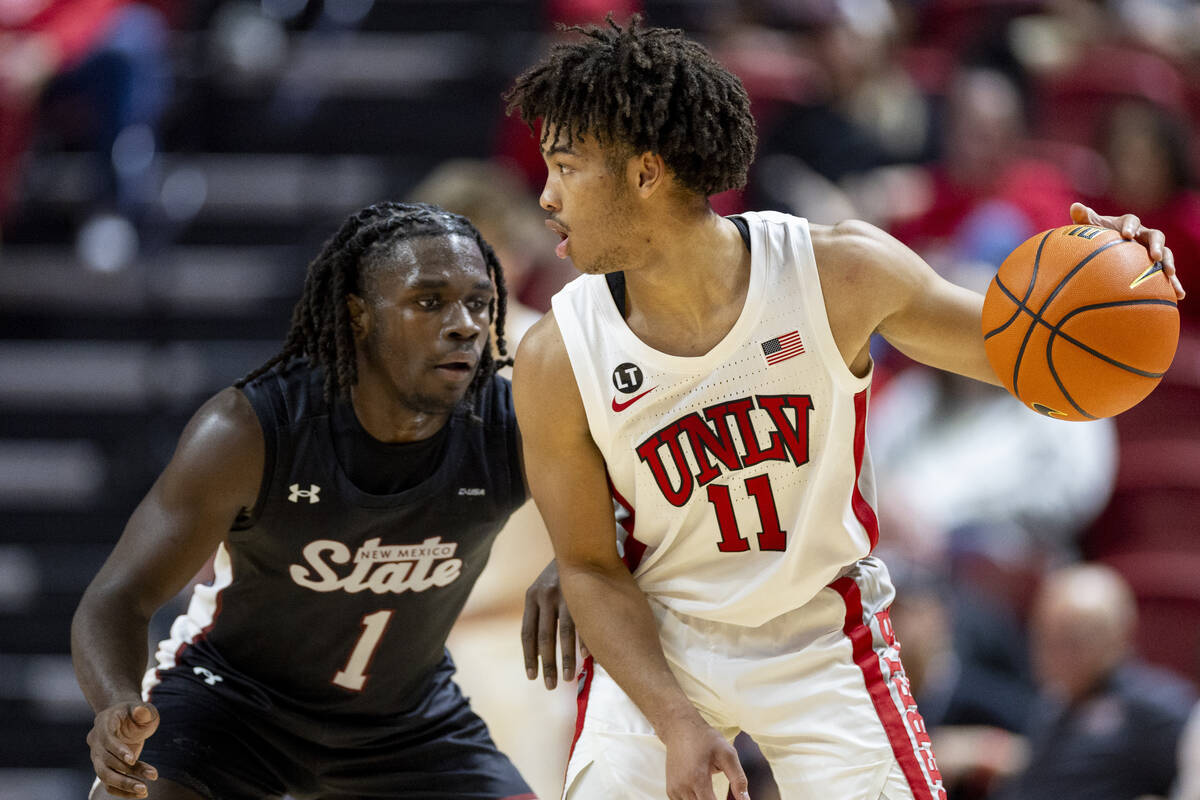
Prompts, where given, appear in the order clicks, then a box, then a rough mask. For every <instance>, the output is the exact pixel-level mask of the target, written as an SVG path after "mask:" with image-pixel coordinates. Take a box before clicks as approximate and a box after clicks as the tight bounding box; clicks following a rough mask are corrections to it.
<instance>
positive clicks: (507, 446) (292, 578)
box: [144, 361, 526, 716]
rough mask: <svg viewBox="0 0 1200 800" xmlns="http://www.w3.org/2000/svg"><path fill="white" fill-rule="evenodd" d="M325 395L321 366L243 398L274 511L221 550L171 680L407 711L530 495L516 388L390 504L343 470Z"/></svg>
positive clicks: (161, 654)
mask: <svg viewBox="0 0 1200 800" xmlns="http://www.w3.org/2000/svg"><path fill="white" fill-rule="evenodd" d="M322 386H323V371H322V370H321V369H319V368H313V367H311V366H309V364H308V363H307V362H306V361H294V362H292V363H291V364H290V365H288V366H287V367H278V368H276V369H274V370H272V371H270V372H268V373H267V374H265V375H263V376H262V377H260V378H258V379H257V380H255V381H253V382H251V383H250V384H248V385H247V386H245V387H244V389H243V390H242V391H243V392H244V393H245V395H246V397H247V398H249V400H250V402H251V404H252V406H253V407H254V410H255V412H256V414H257V415H258V418H259V422H260V423H261V425H262V427H263V432H264V436H265V439H266V441H267V454H268V458H267V466H266V470H265V473H266V474H265V475H264V478H263V490H262V492H261V495H260V499H259V503H258V507H256V509H255V510H254V513H253V514H252V515H251V517H250V519H249V520H247V521H244V522H243V524H242V525H239V526H235V530H232V531H230V533H229V536H228V541H227V543H226V544H222V545H221V547H220V548H218V551H217V555H216V564H215V567H216V570H215V571H216V578H215V580H214V581H213V583H212V585H205V586H198V587H197V588H196V590H195V593H194V595H193V598H192V601H191V604H190V605H189V608H188V612H187V614H186V615H184V616H181V617H179V618H178V619H177V620H176V622H175V624H174V626H173V627H172V629H171V638H170V639H168V640H166V641H164V642H162V643H161V644H160V646H159V651H158V664H159V666H158V669H159V670H163V669H169V668H172V667H176V666H178V665H181V664H187V665H196V666H195V667H189V671H190V670H191V669H195V670H196V671H197V672H196V675H197V678H198V679H205V680H207V679H208V678H207V676H206V675H204V674H203V671H204V670H208V671H209V672H211V673H212V674H213V675H214V676H216V679H218V680H221V681H224V682H226V685H227V686H231V682H236V683H238V684H241V686H240V687H239V688H242V689H244V690H245V692H246V694H247V695H248V696H250V697H256V698H258V699H259V701H260V702H261V703H263V704H267V705H270V706H271V707H274V708H277V709H279V710H285V709H286V710H292V711H296V712H300V713H304V714H320V715H322V716H325V715H328V714H336V715H339V716H341V715H355V716H357V715H363V714H368V715H372V716H374V715H379V714H388V713H394V712H401V711H404V710H406V709H408V708H410V707H411V706H412V705H413V704H414V703H415V702H417V700H418V699H419V696H420V693H421V691H422V689H423V686H424V685H425V683H426V682H427V681H429V680H430V678H431V676H432V675H433V674H434V671H435V668H436V667H437V666H438V664H439V663H440V662H441V661H442V659H443V657H444V648H445V641H446V637H447V635H448V634H449V631H450V628H451V626H452V625H453V624H454V621H455V619H456V618H457V617H458V614H459V612H460V611H461V610H462V607H463V604H464V603H465V602H466V599H467V595H468V594H469V593H470V591H471V587H472V586H473V585H474V583H475V580H476V579H477V578H478V577H479V574H480V572H481V571H482V570H483V567H484V564H485V563H486V562H487V558H488V554H489V552H490V550H491V546H492V541H493V539H494V538H495V535H496V533H497V532H498V531H499V530H500V528H501V526H502V525H503V524H504V522H505V521H506V520H507V519H508V517H509V515H510V514H511V513H512V512H513V511H514V510H515V509H516V508H517V507H519V506H520V505H521V504H522V502H524V500H525V496H526V490H525V485H524V481H523V478H522V475H521V469H520V458H519V453H518V447H519V440H518V436H517V428H516V415H515V413H514V411H513V404H512V387H511V385H510V383H509V382H508V381H507V380H506V379H504V378H501V377H498V376H497V377H494V378H493V379H492V380H491V382H490V383H488V384H487V386H486V387H484V389H483V390H482V391H481V392H480V393H479V394H480V396H479V397H478V398H477V399H476V400H475V401H474V403H473V405H472V407H471V408H467V407H465V405H464V406H460V408H459V409H458V410H456V411H455V412H454V413H453V415H452V417H451V419H450V420H449V422H448V423H447V426H448V428H447V431H446V437H445V443H444V445H443V446H441V448H440V457H439V458H438V459H437V462H436V463H431V464H429V465H428V476H427V477H426V478H425V479H424V480H422V481H421V482H419V483H418V484H417V485H415V486H413V487H412V488H411V489H408V490H406V491H402V492H400V493H398V494H391V495H374V494H368V493H366V492H364V491H362V490H360V489H359V488H358V487H357V486H355V485H354V484H353V483H352V482H351V481H350V479H349V477H348V476H347V473H346V470H345V468H344V467H343V465H342V464H340V463H339V461H338V458H337V455H336V450H335V446H334V441H333V435H334V434H333V433H331V425H330V416H331V412H330V407H329V405H328V404H327V403H326V402H325V400H324V398H323V395H322ZM272 445H273V446H272ZM344 449H345V448H344V447H343V450H344ZM272 453H273V458H272V457H271V456H272ZM156 672H157V671H151V673H149V674H148V675H147V681H146V686H145V687H144V688H146V689H147V690H148V689H149V688H151V687H152V686H153V685H154V682H155V680H156Z"/></svg>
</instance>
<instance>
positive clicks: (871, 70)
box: [753, 0, 930, 222]
mask: <svg viewBox="0 0 1200 800" xmlns="http://www.w3.org/2000/svg"><path fill="white" fill-rule="evenodd" d="M765 6H766V8H764V9H763V11H762V12H761V14H762V17H763V22H764V23H765V24H767V25H769V26H770V27H772V28H783V29H785V30H791V31H792V32H793V33H792V37H793V41H794V47H795V48H796V49H797V50H798V51H799V52H802V53H804V54H805V55H806V56H807V61H801V62H799V64H798V67H799V65H804V67H803V69H804V73H805V74H804V75H803V77H802V79H800V85H799V86H798V87H797V89H796V91H798V92H799V93H801V94H802V96H801V97H800V98H798V99H797V100H796V101H794V102H791V103H788V104H786V105H783V106H782V107H780V108H778V109H777V110H775V111H774V112H773V113H772V115H771V118H770V119H769V121H768V123H767V124H766V125H765V126H764V128H763V131H762V143H761V147H760V148H759V158H758V164H757V167H756V169H755V171H754V175H753V194H754V196H755V197H756V198H757V199H756V201H755V204H757V205H764V206H767V207H771V208H777V209H780V210H786V211H791V212H793V213H798V214H803V215H806V216H809V217H812V218H814V219H817V220H818V221H821V222H832V221H834V219H835V218H836V217H838V216H839V215H842V216H862V215H861V214H858V213H855V212H854V211H853V210H851V209H843V208H838V207H829V208H827V207H825V202H824V197H823V195H827V194H828V193H829V192H837V191H839V189H844V188H845V186H844V185H842V186H840V187H839V184H843V182H844V181H845V180H846V179H848V178H851V177H853V176H857V175H861V174H862V173H865V172H868V171H870V170H874V169H876V168H878V167H882V166H885V165H890V164H896V163H901V162H910V161H917V160H922V159H924V158H925V157H926V156H927V154H928V147H929V143H930V136H929V113H928V109H927V104H926V103H925V100H924V98H923V96H922V95H921V93H920V92H919V90H918V88H917V86H916V84H915V83H914V82H913V81H912V80H911V78H909V76H908V74H907V73H906V72H905V71H904V70H903V69H902V68H900V66H899V64H898V63H897V62H896V60H895V49H896V48H895V45H896V37H897V25H896V17H895V13H894V11H893V9H892V6H891V5H890V4H889V3H888V2H887V0H871V1H870V2H862V3H823V2H814V3H766V4H765ZM814 187H815V188H814ZM846 212H849V213H846Z"/></svg>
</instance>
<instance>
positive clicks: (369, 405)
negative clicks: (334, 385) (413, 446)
mask: <svg viewBox="0 0 1200 800" xmlns="http://www.w3.org/2000/svg"><path fill="white" fill-rule="evenodd" d="M351 398H352V403H351V405H352V407H353V409H354V415H355V416H356V417H358V423H359V424H360V425H362V427H363V430H365V431H366V432H367V433H368V434H370V435H371V437H372V438H374V439H376V440H378V441H380V442H391V443H396V442H417V441H420V440H422V439H428V438H429V437H430V436H433V435H434V434H435V433H437V432H438V431H439V430H441V429H442V427H443V426H444V425H445V424H446V421H447V420H448V419H449V418H450V412H448V411H447V412H428V411H419V410H415V409H413V408H410V407H409V406H408V405H405V404H404V403H402V402H398V401H397V398H395V397H394V396H393V393H392V392H391V391H390V390H389V388H388V386H387V385H386V383H385V382H382V381H376V380H372V379H371V378H370V377H368V376H364V375H363V373H362V371H361V370H360V372H359V381H358V383H357V384H356V385H355V387H354V389H353V390H352V392H351Z"/></svg>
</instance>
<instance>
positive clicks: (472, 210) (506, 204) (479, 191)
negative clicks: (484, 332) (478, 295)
mask: <svg viewBox="0 0 1200 800" xmlns="http://www.w3.org/2000/svg"><path fill="white" fill-rule="evenodd" d="M409 194H410V196H411V197H412V199H413V200H414V201H417V202H422V203H433V204H435V205H439V206H441V207H442V208H444V209H446V210H447V211H451V212H453V213H455V214H462V215H463V216H464V217H466V218H467V219H469V220H471V222H473V223H474V224H475V227H477V228H478V229H479V232H480V233H482V234H483V238H484V239H486V240H487V241H488V242H489V243H490V244H491V245H492V247H493V248H494V249H495V251H496V257H497V258H499V259H500V263H501V265H503V267H504V278H505V280H506V281H507V285H508V293H509V294H508V319H507V320H506V321H505V325H504V327H505V333H506V334H507V335H508V337H507V338H508V353H509V355H512V354H514V353H516V351H517V344H518V343H519V342H520V341H521V337H522V336H523V335H524V334H525V331H527V330H529V327H530V326H531V325H533V323H535V322H537V321H538V320H539V319H540V318H541V316H542V311H540V310H538V309H535V308H531V307H530V306H528V305H526V304H525V303H524V302H522V298H523V297H524V296H525V294H524V293H525V291H526V289H527V288H528V286H529V284H531V283H534V282H537V281H538V278H539V275H538V273H539V272H540V271H541V270H542V269H543V268H544V266H545V264H546V262H547V261H548V260H549V259H548V256H549V255H550V254H551V253H552V251H551V249H550V244H551V243H552V242H553V238H552V237H551V236H549V235H548V232H547V230H546V227H545V225H544V223H543V215H542V214H540V213H539V212H538V210H537V198H536V197H534V196H533V194H532V193H531V192H530V191H528V190H527V189H526V188H525V186H524V185H523V184H522V182H521V180H520V179H519V178H518V177H517V176H516V175H514V174H513V172H512V171H511V170H509V169H507V168H506V167H503V166H501V165H499V164H496V163H493V162H491V161H482V160H472V159H465V158H463V159H454V160H451V161H447V162H445V163H443V164H440V165H439V166H438V167H436V168H435V169H434V170H433V171H432V172H431V173H429V174H428V175H427V176H426V177H425V179H424V180H422V181H421V183H420V184H418V185H417V186H416V187H415V188H414V189H413V190H412V191H411V192H410V193H409Z"/></svg>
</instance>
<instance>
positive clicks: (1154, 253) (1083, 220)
mask: <svg viewBox="0 0 1200 800" xmlns="http://www.w3.org/2000/svg"><path fill="white" fill-rule="evenodd" d="M1071 220H1072V221H1073V222H1076V223H1078V224H1080V225H1095V226H1096V227H1097V228H1108V229H1110V230H1114V231H1119V232H1120V233H1121V235H1122V236H1123V237H1125V238H1126V239H1133V240H1135V241H1138V242H1141V243H1142V244H1143V245H1145V246H1146V249H1147V250H1149V251H1150V259H1151V260H1152V261H1154V262H1155V263H1158V262H1160V261H1161V262H1162V265H1163V275H1165V276H1166V277H1167V280H1169V281H1170V282H1171V288H1172V289H1174V290H1175V299H1176V300H1182V299H1183V298H1184V295H1186V294H1187V293H1186V292H1185V291H1183V284H1181V283H1180V282H1179V276H1178V275H1177V274H1175V256H1174V255H1173V254H1172V253H1171V248H1169V247H1167V237H1165V236H1163V232H1162V231H1160V230H1157V229H1155V228H1147V227H1146V226H1145V225H1143V224H1142V221H1141V220H1140V219H1138V218H1137V215H1136V214H1122V215H1120V216H1117V217H1106V216H1104V215H1103V214H1097V213H1096V212H1095V211H1093V210H1092V209H1090V208H1088V207H1087V206H1085V205H1084V204H1083V203H1072V204H1071Z"/></svg>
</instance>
